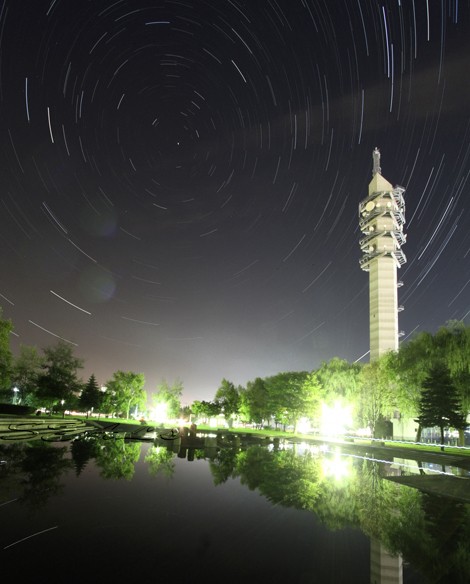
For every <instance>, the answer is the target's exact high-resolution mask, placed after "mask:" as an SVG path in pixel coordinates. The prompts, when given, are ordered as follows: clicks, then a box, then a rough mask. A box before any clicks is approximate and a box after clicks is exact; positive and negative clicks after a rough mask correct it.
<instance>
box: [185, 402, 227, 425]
mask: <svg viewBox="0 0 470 584" xmlns="http://www.w3.org/2000/svg"><path fill="white" fill-rule="evenodd" d="M191 412H192V413H193V414H194V415H195V416H196V417H197V418H203V419H204V420H205V421H206V422H207V421H209V420H210V419H211V418H213V417H215V416H218V415H219V414H220V406H219V404H218V403H216V402H208V401H204V400H202V401H199V400H196V401H194V402H193V403H192V404H191Z"/></svg>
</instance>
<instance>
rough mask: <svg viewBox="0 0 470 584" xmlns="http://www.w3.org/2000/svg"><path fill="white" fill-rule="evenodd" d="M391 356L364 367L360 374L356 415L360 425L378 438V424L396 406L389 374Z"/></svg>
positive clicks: (385, 355)
mask: <svg viewBox="0 0 470 584" xmlns="http://www.w3.org/2000/svg"><path fill="white" fill-rule="evenodd" d="M390 358H391V357H390V356H389V354H388V353H387V354H384V355H382V356H381V357H379V358H378V359H375V360H374V361H372V362H371V363H368V364H366V365H364V367H363V368H362V369H361V371H360V374H359V379H358V382H359V387H358V390H359V391H358V396H357V398H358V399H357V401H356V404H355V405H356V415H357V418H358V421H359V423H360V425H362V426H366V427H368V428H370V431H371V434H372V436H376V428H377V423H378V422H379V420H381V419H382V418H383V417H384V416H389V415H390V414H391V413H392V412H393V409H394V407H395V404H396V395H395V391H394V388H395V386H394V383H393V378H391V377H390V372H389V367H388V363H389V359H390Z"/></svg>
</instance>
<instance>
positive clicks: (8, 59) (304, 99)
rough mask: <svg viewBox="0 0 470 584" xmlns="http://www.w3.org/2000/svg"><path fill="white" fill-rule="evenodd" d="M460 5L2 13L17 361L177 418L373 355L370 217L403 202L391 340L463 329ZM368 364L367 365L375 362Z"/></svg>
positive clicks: (464, 47)
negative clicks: (386, 184)
mask: <svg viewBox="0 0 470 584" xmlns="http://www.w3.org/2000/svg"><path fill="white" fill-rule="evenodd" d="M469 18H470V8H469V4H468V2H457V1H456V0H455V1H443V2H434V1H432V2H421V1H417V0H415V1H411V0H410V1H406V2H404V1H401V2H400V1H396V0H395V1H389V2H375V1H371V0H370V1H363V0H358V1H357V2H349V1H346V0H342V1H340V0H338V1H336V0H335V1H334V2H330V1H326V0H277V1H274V0H273V1H268V0H266V1H263V2H261V1H260V2H252V1H250V2H248V1H240V0H205V1H202V0H200V1H194V0H187V1H185V2H176V1H175V2H172V1H166V2H165V1H160V2H155V1H153V0H152V1H151V0H133V1H132V2H131V1H130V0H120V1H117V2H116V1H109V2H108V1H103V2H94V1H86V0H67V1H65V0H47V1H42V0H34V1H33V0H5V1H4V2H2V3H0V51H1V52H0V56H1V61H0V101H1V108H0V116H1V150H0V156H1V164H0V172H1V182H2V190H1V195H0V197H1V213H0V242H1V248H2V253H1V256H0V257H1V273H2V278H1V282H0V305H2V307H3V309H4V315H5V316H7V317H8V318H11V319H12V320H13V322H14V325H15V331H14V332H15V334H14V335H13V336H12V347H13V349H14V351H15V352H17V351H18V347H19V345H20V344H21V343H22V344H26V345H37V346H38V347H39V348H42V347H45V346H48V345H51V344H54V343H55V342H56V341H57V337H59V338H63V339H66V340H67V341H69V342H72V343H74V344H75V345H76V347H75V353H76V354H77V355H78V356H80V357H83V358H84V360H85V369H84V371H83V377H84V378H86V377H88V376H89V375H90V374H91V373H92V372H94V373H95V375H96V376H97V378H98V380H99V381H100V382H102V383H104V382H105V381H106V380H107V379H109V377H110V376H111V375H112V373H113V372H114V371H116V370H117V369H123V370H133V371H137V372H142V373H144V374H145V376H146V379H147V384H146V389H147V390H148V392H149V393H151V392H152V391H153V390H154V389H155V387H156V384H157V383H158V382H159V381H160V380H161V379H162V378H166V379H167V380H168V381H170V382H171V381H172V380H174V379H175V378H177V377H179V378H180V379H182V380H183V383H184V387H185V395H184V399H185V401H186V402H191V401H192V400H193V399H211V398H212V397H213V396H214V393H215V391H216V390H217V387H218V385H219V382H220V380H221V379H222V377H226V378H228V379H230V380H232V381H234V382H235V383H236V384H238V383H240V384H245V383H246V381H248V380H250V379H253V378H255V377H256V376H261V377H263V376H267V375H272V374H275V373H277V372H279V371H287V370H311V369H313V368H315V367H317V366H318V365H319V364H320V363H321V361H323V360H329V359H330V358H332V357H334V356H339V357H342V358H345V359H348V360H355V359H357V358H359V357H360V356H361V355H363V354H364V353H366V352H367V350H368V342H369V340H368V279H367V274H366V273H365V272H362V271H361V270H360V268H359V264H358V261H359V257H360V249H359V245H358V240H359V237H360V234H359V229H358V225H357V224H358V220H357V208H358V203H359V201H360V200H361V199H362V198H364V197H365V196H366V194H367V185H368V182H369V180H370V178H371V168H372V158H371V156H372V150H373V148H374V147H375V146H378V147H379V148H380V150H381V153H382V172H383V175H384V176H385V177H386V178H387V180H389V181H390V182H391V183H393V184H400V185H402V186H403V187H405V188H406V192H405V199H406V204H407V225H406V226H405V227H406V232H407V233H408V243H407V245H406V247H405V248H404V251H405V254H406V255H407V257H408V263H407V264H406V265H405V266H404V267H403V268H402V269H401V270H400V272H399V278H400V279H402V280H403V282H404V286H403V288H401V289H400V298H399V302H400V304H403V305H404V307H405V310H404V312H402V313H401V315H400V329H402V330H403V331H404V332H405V337H404V338H405V339H406V338H407V337H408V335H410V334H412V333H413V331H421V330H427V331H430V332H434V331H435V330H436V329H437V328H438V327H439V326H440V325H442V324H444V323H445V322H446V321H447V320H449V319H464V321H465V322H466V323H467V324H468V322H469V315H470V312H469V311H470V285H469V282H470V268H469V259H470V213H469V209H468V207H469V203H470V194H469V189H470V186H469V172H470V160H469V155H470V150H469V144H470V139H469V138H470V125H469V122H470V106H469V104H470V83H469V70H468V63H469V59H470V22H469ZM366 358H367V357H366Z"/></svg>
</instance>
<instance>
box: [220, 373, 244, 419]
mask: <svg viewBox="0 0 470 584" xmlns="http://www.w3.org/2000/svg"><path fill="white" fill-rule="evenodd" d="M215 401H216V402H217V403H218V404H219V407H220V409H221V410H222V412H223V413H224V416H225V419H226V421H227V424H228V426H229V428H231V427H232V426H233V418H234V416H235V415H237V414H238V409H239V407H240V393H239V391H238V390H237V389H236V388H235V386H234V384H233V383H232V382H231V381H227V379H222V381H221V383H220V387H219V389H218V390H217V392H216V394H215Z"/></svg>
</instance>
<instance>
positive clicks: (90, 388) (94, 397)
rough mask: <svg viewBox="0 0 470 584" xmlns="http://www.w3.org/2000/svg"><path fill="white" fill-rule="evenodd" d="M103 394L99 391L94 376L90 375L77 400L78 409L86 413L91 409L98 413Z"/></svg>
mask: <svg viewBox="0 0 470 584" xmlns="http://www.w3.org/2000/svg"><path fill="white" fill-rule="evenodd" d="M103 395H104V394H103V392H102V391H101V390H100V388H99V386H98V383H97V381H96V378H95V376H94V375H93V374H92V375H90V378H89V379H88V382H87V383H86V384H85V385H84V386H83V389H82V393H81V394H80V398H79V406H80V409H81V410H83V411H85V412H86V413H87V417H88V412H89V411H90V410H92V409H94V410H96V411H98V410H99V409H100V406H101V405H102V403H103V399H104V398H103Z"/></svg>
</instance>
